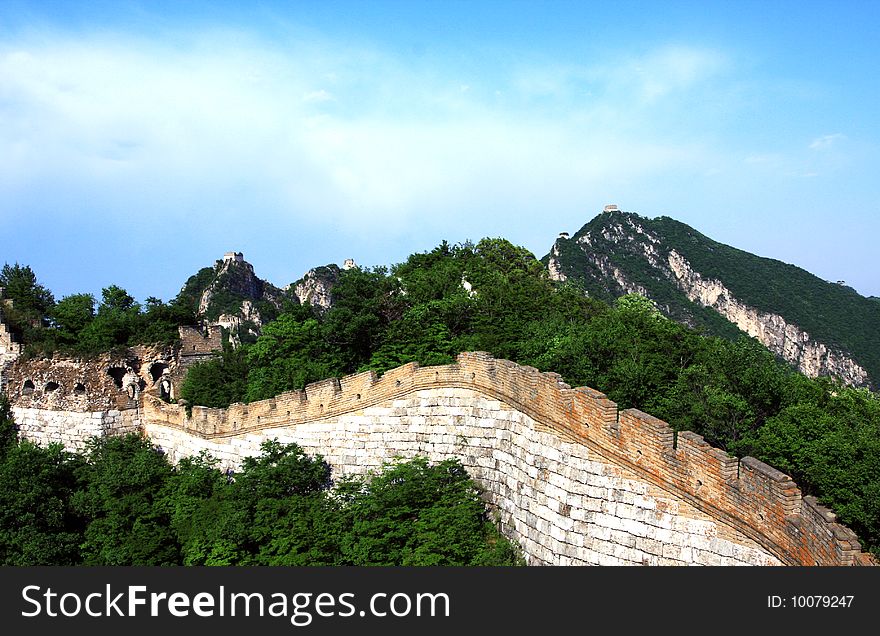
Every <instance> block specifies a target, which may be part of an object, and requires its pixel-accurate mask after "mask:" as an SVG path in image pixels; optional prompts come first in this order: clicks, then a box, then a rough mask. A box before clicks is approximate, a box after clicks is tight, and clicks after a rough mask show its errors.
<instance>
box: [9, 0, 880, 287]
mask: <svg viewBox="0 0 880 636" xmlns="http://www.w3.org/2000/svg"><path fill="white" fill-rule="evenodd" d="M239 4H248V7H247V8H246V9H242V8H240V7H239V6H238V5H239ZM877 24H880V2H873V1H871V2H840V3H830V2H829V3H818V2H808V1H804V0H801V1H799V2H768V1H766V0H765V1H763V2H746V1H739V2H699V3H686V2H681V3H675V2H630V3H627V2H595V3H593V2H586V1H583V0H582V1H580V2H550V1H544V2H522V1H520V2H517V1H509V2H479V1H477V0H471V1H469V2H457V1H446V2H418V1H415V0H411V1H409V2H378V1H373V2H365V1H364V2H343V1H335V2H329V1H328V2H309V3H306V2H297V3H294V2H278V3H272V2H264V3H228V4H223V3H217V2H215V3H188V2H146V1H144V2H108V3H101V2H82V3H72V2H46V1H45V0H42V1H40V2H16V1H15V0H12V1H10V0H4V2H3V4H2V7H0V262H10V263H11V262H16V261H17V262H20V263H26V264H29V265H31V267H33V268H34V270H35V271H36V272H37V275H38V277H39V279H40V281H41V282H42V283H43V284H45V285H47V286H48V287H49V288H50V289H52V290H53V291H54V292H55V294H56V297H58V298H60V297H62V296H64V295H67V294H71V293H76V292H81V291H86V292H91V293H94V294H95V295H96V296H100V289H101V288H102V287H104V286H107V285H109V284H118V285H121V286H123V287H125V288H126V289H128V290H129V291H130V292H131V293H132V294H133V295H135V296H136V297H137V298H138V299H141V300H143V299H144V298H146V297H147V296H150V295H154V296H159V297H161V298H163V299H165V300H167V299H170V298H171V297H173V296H174V295H175V294H176V293H177V291H178V290H179V288H180V286H181V285H182V284H183V282H184V281H185V279H186V277H187V276H189V275H190V274H192V273H194V272H195V271H197V270H198V269H199V268H200V267H204V266H207V265H211V264H212V263H213V261H214V260H215V259H217V258H220V257H221V256H222V254H223V253H224V252H226V251H231V250H237V251H243V252H244V254H245V257H246V258H247V259H248V260H249V261H250V262H252V263H253V264H254V266H255V268H256V271H257V273H258V275H260V276H261V277H263V278H266V279H268V280H270V281H272V282H273V283H275V284H277V285H285V284H287V283H290V282H292V281H294V280H296V279H298V278H299V277H300V276H301V275H302V274H303V273H304V272H305V271H306V270H307V269H309V268H311V267H313V266H316V265H321V264H325V263H328V262H336V263H341V262H342V261H343V260H344V259H345V258H354V259H355V260H356V261H357V262H358V263H359V264H362V265H380V264H391V263H395V262H399V261H401V260H403V259H404V258H406V256H407V255H408V254H410V253H412V252H416V251H424V250H428V249H431V248H432V247H434V246H435V245H437V244H438V243H440V242H441V241H442V240H444V239H446V240H449V241H450V242H458V241H463V240H466V239H472V240H478V239H480V238H481V237H484V236H503V237H505V238H508V239H510V240H511V241H513V242H515V243H517V244H520V245H524V246H525V247H527V248H528V249H530V250H531V251H532V252H534V253H535V255H536V256H538V257H541V256H543V255H544V254H545V253H546V252H547V251H548V250H549V248H550V246H551V245H552V243H553V240H554V239H555V237H556V235H557V234H558V233H559V232H560V231H568V232H574V231H576V230H578V229H579V228H580V227H581V226H582V225H583V224H584V223H586V222H587V221H589V220H590V219H591V218H592V217H593V216H595V215H596V214H597V213H598V212H599V211H600V210H601V208H602V206H603V205H605V204H606V203H616V204H618V205H619V206H620V207H621V208H622V209H624V210H630V211H635V212H638V213H640V214H642V215H644V216H649V217H655V216H660V215H668V216H672V217H674V218H676V219H679V220H681V221H683V222H685V223H688V224H690V225H692V226H694V227H695V228H697V229H698V230H700V231H701V232H703V233H704V234H707V235H708V236H710V237H712V238H714V239H715V240H718V241H721V242H723V243H727V244H730V245H733V246H736V247H739V248H741V249H745V250H748V251H751V252H754V253H757V254H760V255H762V256H769V257H773V258H777V259H780V260H783V261H786V262H789V263H794V264H796V265H799V266H801V267H804V268H805V269H807V270H809V271H811V272H813V273H814V274H816V275H818V276H820V277H822V278H825V279H828V280H835V281H836V280H846V281H847V283H848V284H850V285H852V286H853V287H854V288H856V289H857V290H858V291H859V292H860V293H862V294H864V295H880V269H878V268H877V267H876V265H875V245H876V237H877V236H878V234H880V178H878V174H880V108H878V107H877V104H878V103H880V80H878V77H880V74H878V72H877V69H878V68H880V46H878V45H877V44H876V33H875V31H876V25H877Z"/></svg>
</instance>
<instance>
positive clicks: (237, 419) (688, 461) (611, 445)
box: [143, 352, 871, 565]
mask: <svg viewBox="0 0 880 636" xmlns="http://www.w3.org/2000/svg"><path fill="white" fill-rule="evenodd" d="M437 388H450V389H468V390H471V391H474V392H475V393H477V394H480V395H483V396H486V397H488V398H492V399H495V400H499V401H500V402H502V403H504V404H507V405H509V407H511V408H513V409H515V410H517V411H519V412H521V413H523V414H525V415H527V416H528V417H530V418H532V419H533V420H534V421H535V422H536V423H537V424H538V425H539V426H540V427H541V428H542V430H545V431H547V432H549V433H552V434H554V435H556V436H558V437H560V438H562V439H564V440H566V441H569V442H571V443H573V444H581V445H583V446H585V447H587V448H589V449H592V450H593V451H594V452H595V453H597V454H598V455H599V456H601V457H603V458H605V459H606V460H608V461H610V462H612V463H613V464H615V465H618V466H621V467H624V468H625V469H627V470H629V471H631V472H632V473H633V474H636V475H638V477H639V478H640V479H642V480H644V481H645V482H648V483H649V484H652V485H653V486H656V487H657V488H659V489H662V490H663V491H666V492H669V493H671V494H673V495H674V496H675V497H676V498H679V499H682V500H684V501H686V502H688V503H689V504H690V505H692V506H694V507H695V508H696V509H698V510H700V511H702V512H703V513H705V514H707V515H709V516H710V517H711V518H713V519H716V520H717V521H718V522H720V523H722V524H725V525H726V526H728V527H731V528H733V529H735V530H736V531H738V532H741V533H742V534H743V535H745V536H746V537H748V538H749V539H751V540H753V541H755V542H756V543H757V544H758V545H760V546H762V547H763V548H764V549H766V550H767V551H768V552H769V553H770V554H772V555H774V556H775V557H776V558H778V559H779V560H780V561H782V562H783V563H786V564H790V565H860V564H869V563H870V562H871V559H870V557H869V556H868V555H865V554H863V553H862V552H861V546H860V545H859V542H858V540H857V538H856V536H855V534H854V533H853V532H852V531H851V530H850V529H848V528H846V527H844V526H842V525H840V524H838V523H836V518H835V516H834V514H833V513H831V512H830V511H829V510H827V509H825V508H823V507H821V506H819V505H818V504H817V502H816V501H815V499H812V498H811V497H803V496H802V494H801V491H800V490H799V489H798V488H797V485H796V484H795V483H794V482H793V481H792V480H791V479H790V478H789V477H788V476H787V475H785V474H783V473H781V472H779V471H778V470H776V469H774V468H772V467H770V466H768V465H766V464H764V463H763V462H760V461H758V460H756V459H754V458H751V457H746V458H743V459H741V460H740V459H737V458H735V457H732V456H730V455H728V454H727V453H726V452H724V451H722V450H720V449H717V448H713V447H712V446H710V445H709V444H708V443H707V442H706V441H705V440H703V438H702V437H700V436H699V435H696V434H694V433H691V432H682V433H679V434H678V435H676V434H675V432H674V431H673V430H672V428H671V427H670V426H669V424H667V423H666V422H664V421H662V420H659V419H657V418H655V417H652V416H651V415H648V414H646V413H643V412H641V411H638V410H635V409H626V410H623V411H620V410H618V408H617V404H616V403H614V402H612V401H611V400H609V399H608V398H607V397H606V396H605V395H604V394H602V393H600V392H598V391H596V390H594V389H591V388H589V387H578V388H571V387H569V386H568V385H567V384H565V383H564V382H562V381H561V379H560V376H559V375H558V374H555V373H541V372H539V371H538V370H536V369H534V368H532V367H524V366H520V365H517V364H515V363H513V362H510V361H508V360H498V359H495V358H493V357H492V356H490V355H489V354H486V353H480V352H475V353H462V354H460V355H459V356H458V358H457V361H456V363H455V364H451V365H445V366H437V367H420V366H418V365H417V364H415V363H410V364H406V365H403V366H401V367H398V368H396V369H392V370H390V371H388V372H386V373H385V374H384V375H383V376H382V377H377V376H376V374H375V373H373V372H366V373H359V374H356V375H351V376H346V377H344V378H341V379H338V380H337V379H335V378H331V379H327V380H323V381H321V382H316V383H313V384H309V385H308V386H306V388H305V390H304V391H292V392H288V393H283V394H281V395H279V396H276V397H275V398H273V399H270V400H263V401H260V402H254V403H251V404H233V405H231V406H230V407H229V408H228V409H216V408H207V407H201V406H194V407H193V408H192V415H191V417H188V416H187V414H186V410H185V408H184V407H183V406H180V405H173V404H167V403H165V402H163V401H162V400H160V399H159V398H158V397H156V396H153V395H150V394H149V393H144V394H143V416H144V419H145V421H148V422H153V423H156V424H159V425H163V426H168V427H172V428H175V429H178V430H180V431H183V432H185V433H186V434H188V435H191V436H196V437H199V438H203V439H212V440H217V441H218V442H219V441H222V440H223V439H224V438H231V437H241V436H242V435H246V434H250V433H258V432H262V431H266V430H268V429H272V428H276V427H288V428H289V427H292V426H296V425H298V424H306V423H314V422H319V421H321V420H328V419H330V418H338V417H340V416H343V415H346V414H352V413H363V412H365V410H366V409H370V408H371V407H375V406H376V405H379V404H385V403H389V402H392V401H394V400H399V399H401V398H402V397H404V396H407V395H409V394H413V393H415V392H417V391H423V390H428V389H437Z"/></svg>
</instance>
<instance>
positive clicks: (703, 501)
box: [142, 353, 870, 565]
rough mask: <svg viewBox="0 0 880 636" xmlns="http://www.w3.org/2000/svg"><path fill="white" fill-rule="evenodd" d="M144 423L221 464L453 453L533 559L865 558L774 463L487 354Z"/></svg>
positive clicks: (168, 444)
mask: <svg viewBox="0 0 880 636" xmlns="http://www.w3.org/2000/svg"><path fill="white" fill-rule="evenodd" d="M142 422H143V425H144V430H145V433H146V434H147V435H148V436H150V438H151V439H153V441H154V442H155V443H157V444H159V445H160V446H162V447H163V448H165V450H166V451H167V452H168V453H169V455H170V456H172V457H173V458H178V457H181V456H184V455H189V454H194V453H197V452H199V451H201V450H207V451H209V452H210V453H212V454H214V455H215V456H216V457H218V458H219V459H220V460H221V461H222V462H224V463H225V464H227V465H237V463H238V462H240V461H241V458H242V457H244V456H247V455H251V454H256V453H258V452H259V444H260V442H261V441H262V440H264V439H269V438H273V437H277V438H278V439H279V440H281V441H295V442H297V443H299V444H301V445H303V446H304V447H305V448H307V449H308V450H309V451H311V452H318V453H321V454H323V455H324V456H325V457H326V458H327V459H328V461H329V462H330V464H331V465H333V466H335V467H336V470H337V471H339V472H342V473H345V472H363V471H364V470H368V469H370V468H374V467H377V466H379V465H380V464H381V462H382V461H384V460H387V459H389V458H391V457H392V456H394V455H397V454H400V455H403V456H410V455H413V454H416V453H424V454H427V455H428V456H429V457H431V458H432V459H440V458H443V457H447V456H455V457H459V458H461V459H462V461H463V463H464V465H465V466H467V467H468V468H469V469H470V470H471V471H472V474H473V475H474V477H475V478H476V479H477V480H478V481H480V482H481V483H482V484H483V486H484V488H485V489H486V491H487V497H488V499H489V501H490V502H491V503H492V504H493V505H494V506H495V507H496V508H497V509H498V510H499V512H500V514H501V517H502V522H503V524H504V530H505V531H506V532H507V533H508V536H511V537H512V538H514V539H516V540H517V541H519V542H520V544H521V545H523V547H524V549H525V551H526V554H527V555H528V556H529V559H530V560H531V561H532V562H535V563H582V562H583V563H611V562H614V563H672V562H694V563H733V562H740V563H761V564H765V563H771V562H780V563H783V564H789V565H814V564H819V565H853V564H865V563H869V562H870V559H869V558H868V557H867V556H866V555H864V554H863V553H861V550H860V545H859V543H858V541H857V539H856V537H855V534H854V533H853V532H852V531H851V530H849V529H848V528H845V527H844V526H841V525H839V524H837V523H836V522H835V518H834V515H833V514H832V513H831V512H830V511H828V510H826V509H824V508H822V507H820V506H818V505H817V503H816V502H815V500H813V499H812V498H810V497H802V496H801V492H800V490H799V489H798V488H797V486H796V485H795V484H794V482H792V481H791V479H790V478H789V477H788V476H786V475H784V474H782V473H780V472H779V471H777V470H775V469H773V468H771V467H770V466H767V465H766V464H763V463H762V462H759V461H757V460H755V459H753V458H744V459H743V460H741V461H740V460H738V459H736V458H734V457H731V456H729V455H727V454H726V453H725V452H723V451H721V450H719V449H716V448H712V447H711V446H709V444H707V443H706V442H705V441H704V440H703V439H702V438H701V437H700V436H698V435H695V434H693V433H681V434H679V435H678V436H677V439H676V436H675V435H674V432H673V431H672V429H671V428H670V427H669V425H668V424H667V423H666V422H663V421H661V420H658V419H656V418H654V417H652V416H650V415H647V414H645V413H642V412H640V411H637V410H634V409H628V410H624V411H618V409H617V405H616V404H615V403H614V402H612V401H611V400H609V399H607V397H606V396H604V395H603V394H601V393H599V392H597V391H595V390H593V389H589V388H586V387H581V388H576V389H572V388H570V387H569V386H568V385H566V384H564V383H562V382H561V381H560V379H559V376H558V375H557V374H553V373H539V372H538V371H537V370H535V369H533V368H530V367H521V366H519V365H516V364H514V363H512V362H509V361H506V360H495V359H494V358H492V357H491V356H489V355H487V354H483V353H464V354H461V355H459V357H458V361H457V363H456V364H453V365H447V366H442V367H426V368H420V367H418V366H417V365H415V364H408V365H404V366H402V367H399V368H397V369H393V370H391V371H389V372H387V373H386V374H385V375H383V376H382V378H381V379H378V378H377V377H376V376H375V374H373V373H362V374H357V375H353V376H348V377H345V378H342V379H341V380H336V379H330V380H325V381H323V382H319V383H315V384H311V385H309V386H307V387H306V389H305V391H296V392H290V393H285V394H282V395H280V396H277V397H276V398H274V399H271V400H264V401H262V402H256V403H253V404H249V405H242V404H234V405H232V406H231V407H230V408H229V409H209V408H205V407H193V409H192V416H191V417H187V415H186V412H185V410H184V409H183V408H182V407H181V406H179V405H171V404H167V403H165V402H163V401H161V400H159V399H157V398H156V397H154V396H152V395H149V394H145V395H144V396H143V413H142ZM615 546H616V547H615ZM609 551H610V553H609ZM600 555H601V556H600Z"/></svg>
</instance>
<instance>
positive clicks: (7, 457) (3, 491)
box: [0, 440, 85, 566]
mask: <svg viewBox="0 0 880 636" xmlns="http://www.w3.org/2000/svg"><path fill="white" fill-rule="evenodd" d="M81 463H82V460H81V459H80V458H78V457H77V456H74V455H71V454H70V453H66V452H65V451H64V449H63V448H62V446H61V445H60V444H53V445H51V446H49V447H48V448H40V447H39V446H36V445H34V444H33V443H31V442H29V441H26V440H25V441H22V442H20V443H17V444H12V445H8V446H7V447H6V448H5V452H3V454H2V456H0V563H2V564H3V565H15V566H31V565H76V564H78V563H79V561H80V556H79V545H80V543H81V542H82V538H83V528H84V525H85V524H84V520H83V519H82V517H81V516H80V515H79V514H78V513H77V512H76V511H75V510H74V508H73V507H72V505H71V498H72V496H73V493H74V492H75V491H76V489H77V488H78V479H77V471H78V468H79V466H80V465H81Z"/></svg>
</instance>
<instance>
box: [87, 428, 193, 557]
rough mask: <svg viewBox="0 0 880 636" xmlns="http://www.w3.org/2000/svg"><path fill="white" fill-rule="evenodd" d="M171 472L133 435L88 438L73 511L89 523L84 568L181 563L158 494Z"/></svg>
mask: <svg viewBox="0 0 880 636" xmlns="http://www.w3.org/2000/svg"><path fill="white" fill-rule="evenodd" d="M171 475H172V468H171V466H170V465H169V463H168V461H167V460H166V458H165V455H164V454H162V453H161V452H160V451H159V450H158V449H156V448H155V447H153V446H152V445H151V444H150V442H149V441H148V440H145V439H141V438H140V437H138V436H136V435H126V436H124V437H104V438H93V439H92V440H91V442H90V443H89V447H88V459H87V463H86V464H85V465H84V466H83V467H82V469H81V470H80V478H81V479H82V481H83V482H84V487H83V489H82V490H80V491H78V492H77V493H75V494H74V496H73V503H74V507H75V509H76V511H77V512H78V513H79V514H81V515H83V516H85V517H86V518H88V520H89V523H88V526H87V528H86V530H85V537H84V541H83V544H82V554H83V561H84V563H85V564H86V565H173V564H175V563H178V562H179V560H180V555H179V548H178V544H177V540H176V537H175V536H174V533H173V532H172V530H171V527H170V519H169V517H168V511H167V509H166V508H165V507H164V506H162V505H161V497H160V496H161V492H162V490H163V488H164V487H165V484H166V482H167V481H168V480H169V479H170V478H171Z"/></svg>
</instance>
